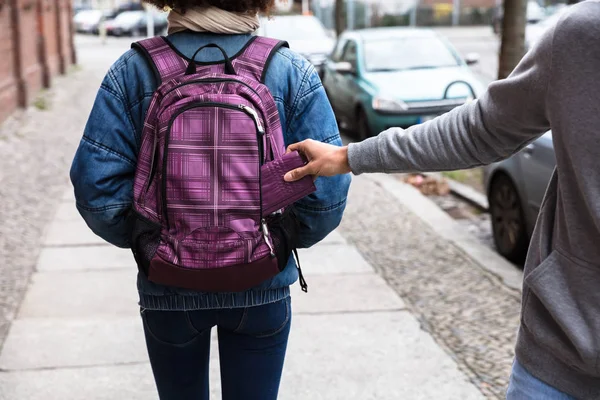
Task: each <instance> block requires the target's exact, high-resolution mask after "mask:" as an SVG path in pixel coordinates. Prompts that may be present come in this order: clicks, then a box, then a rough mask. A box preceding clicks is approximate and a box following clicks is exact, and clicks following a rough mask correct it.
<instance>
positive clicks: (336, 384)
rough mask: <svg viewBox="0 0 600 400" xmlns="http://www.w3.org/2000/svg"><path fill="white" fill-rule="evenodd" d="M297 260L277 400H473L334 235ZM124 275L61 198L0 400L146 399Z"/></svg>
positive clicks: (146, 377)
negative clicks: (301, 280)
mask: <svg viewBox="0 0 600 400" xmlns="http://www.w3.org/2000/svg"><path fill="white" fill-rule="evenodd" d="M301 259H302V265H303V267H304V270H305V275H306V278H307V281H308V283H309V293H308V294H304V293H301V291H300V290H299V288H298V285H295V286H294V293H293V310H294V317H293V323H292V325H293V327H292V334H291V338H290V343H289V348H288V357H287V360H286V364H285V369H284V376H283V380H282V384H281V391H280V399H283V400H288V399H289V400H293V399H298V400H300V399H301V400H319V399H327V400H335V399H340V400H341V399H344V400H346V399H359V400H368V399H377V400H385V399H389V400H398V399H409V400H412V399H456V400H467V399H481V398H483V396H482V395H481V393H480V392H479V391H478V390H477V389H476V387H475V386H473V385H472V384H471V383H469V382H468V380H467V378H466V376H465V375H464V374H463V373H462V372H460V371H459V369H458V367H457V365H456V363H455V362H454V361H453V360H452V358H451V357H450V356H449V355H448V354H446V353H445V352H444V351H443V350H442V349H441V348H440V347H438V345H437V344H436V343H435V342H434V340H433V339H432V337H431V336H430V335H429V334H428V333H426V332H425V331H423V330H421V328H420V326H419V322H418V321H417V320H416V319H415V317H413V315H412V314H411V313H410V312H409V311H407V309H406V308H405V305H404V303H403V301H402V300H401V299H400V298H399V297H398V296H397V295H396V293H395V292H394V291H393V290H392V289H391V288H390V287H388V286H387V284H386V283H385V281H384V280H383V279H382V278H381V277H380V276H379V275H378V274H376V273H375V272H374V270H373V268H372V267H371V266H370V265H369V264H368V263H367V262H366V261H365V260H364V259H363V257H362V256H361V254H360V253H359V252H358V251H357V249H356V248H355V247H354V246H352V245H349V244H348V243H347V242H346V241H345V239H344V238H343V237H342V236H341V235H340V234H339V233H338V232H334V233H333V234H332V235H330V236H329V237H328V238H327V239H326V240H325V241H324V242H323V243H321V244H319V245H318V246H316V247H315V248H313V249H311V250H308V251H303V252H302V254H301ZM135 275H136V268H135V266H134V263H133V259H132V256H131V254H130V253H129V252H128V251H126V250H120V249H116V248H113V247H110V246H108V245H106V244H105V243H103V242H102V241H101V239H99V238H97V237H95V236H94V235H93V234H92V233H91V232H90V231H89V229H88V228H87V227H86V226H85V224H84V223H83V221H82V219H81V218H80V217H79V215H78V214H77V211H76V210H75V206H74V201H73V199H72V197H71V195H70V194H66V195H65V197H64V199H63V201H62V203H61V205H60V207H59V209H58V210H57V213H56V216H55V219H54V222H53V223H52V224H51V225H50V226H49V227H48V229H47V231H46V236H45V241H44V248H43V250H42V252H41V255H40V258H39V260H38V263H37V268H36V272H35V273H34V275H33V277H32V281H31V284H30V286H29V289H28V291H27V294H26V297H25V300H24V302H23V304H22V305H21V308H20V311H19V314H18V316H17V318H16V320H15V321H14V322H13V324H12V326H11V329H10V332H9V335H8V338H7V340H6V342H5V344H4V347H3V349H2V353H1V354H0V399H1V400H21V399H27V400H42V399H44V400H75V399H77V400H80V399H88V400H100V399H107V400H108V399H110V400H114V399H119V400H120V399H127V400H129V399H131V400H137V399H140V400H142V399H143V400H149V399H156V398H157V395H156V394H155V388H154V382H153V379H152V374H151V370H150V366H149V364H148V360H147V354H146V350H145V345H144V339H143V332H142V326H141V320H140V318H139V315H138V307H137V293H136V289H135ZM215 346H216V339H215V340H213V352H212V357H213V360H212V370H211V383H212V394H213V396H212V398H213V399H219V398H220V395H219V392H220V390H219V389H220V388H219V379H218V367H217V361H218V360H217V351H216V347H215Z"/></svg>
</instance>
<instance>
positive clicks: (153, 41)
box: [131, 36, 289, 84]
mask: <svg viewBox="0 0 600 400" xmlns="http://www.w3.org/2000/svg"><path fill="white" fill-rule="evenodd" d="M131 47H132V48H133V49H136V50H138V51H139V52H140V53H141V54H142V55H143V56H144V57H145V58H146V60H147V61H148V64H149V65H150V66H151V67H152V69H153V71H154V75H155V77H156V79H157V81H158V83H159V84H160V83H162V82H166V81H168V80H170V79H173V78H175V77H177V76H181V75H183V74H185V71H186V68H187V67H188V63H189V60H187V59H186V58H185V57H184V56H183V55H182V54H180V53H179V52H178V51H177V50H176V49H175V48H173V46H172V45H171V44H170V43H169V41H168V40H167V39H165V38H164V37H160V36H157V37H153V38H150V39H145V40H141V41H139V42H136V43H133V44H132V45H131ZM281 47H289V46H288V44H287V42H283V41H280V40H276V39H270V38H266V37H262V36H255V37H253V38H252V39H250V41H249V42H248V44H246V46H245V47H244V48H243V49H242V50H241V51H240V53H239V54H238V55H236V56H234V58H233V59H232V64H233V66H234V69H235V71H236V73H237V74H238V75H240V76H243V77H246V78H250V79H254V80H257V81H259V82H263V83H264V80H265V74H266V71H267V68H268V66H269V64H270V62H271V59H272V58H273V56H274V55H275V53H276V52H277V50H279V49H280V48H281ZM207 64H208V63H207ZM201 68H202V67H201ZM212 68H222V67H220V65H219V63H210V64H209V66H208V69H212ZM215 72H217V71H215Z"/></svg>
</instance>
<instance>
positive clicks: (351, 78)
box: [336, 40, 358, 127]
mask: <svg viewBox="0 0 600 400" xmlns="http://www.w3.org/2000/svg"><path fill="white" fill-rule="evenodd" d="M340 61H342V62H347V63H350V65H352V70H353V72H347V73H338V74H336V77H337V81H336V87H337V94H338V96H339V98H338V99H336V101H337V102H338V104H339V112H340V115H339V117H341V118H340V119H341V120H342V122H344V124H345V125H353V124H354V123H355V119H356V118H355V115H354V114H355V113H354V111H355V110H354V108H355V101H354V99H355V98H356V94H357V91H358V84H357V74H358V48H357V44H356V41H354V40H349V41H348V42H347V43H346V46H345V47H344V52H343V54H342V58H341V60H340ZM345 127H347V126H345Z"/></svg>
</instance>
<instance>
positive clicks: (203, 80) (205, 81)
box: [163, 78, 260, 98]
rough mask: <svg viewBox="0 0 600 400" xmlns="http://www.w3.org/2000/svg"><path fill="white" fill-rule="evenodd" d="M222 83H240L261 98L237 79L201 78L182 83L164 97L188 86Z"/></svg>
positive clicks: (255, 92)
mask: <svg viewBox="0 0 600 400" xmlns="http://www.w3.org/2000/svg"><path fill="white" fill-rule="evenodd" d="M220 82H235V83H240V84H242V85H244V86H246V87H247V88H248V89H250V90H252V92H254V94H256V95H257V96H258V97H260V94H258V92H257V91H256V90H255V89H254V88H253V87H252V86H250V85H248V84H247V83H245V82H242V81H239V80H237V79H227V78H201V79H194V80H191V81H187V82H184V83H180V84H179V85H177V86H174V87H172V88H171V89H169V90H168V91H167V92H166V93H165V94H164V95H163V98H165V97H167V95H169V94H170V93H172V92H174V91H175V90H177V89H180V88H182V87H184V86H187V85H193V84H200V85H202V84H209V83H220Z"/></svg>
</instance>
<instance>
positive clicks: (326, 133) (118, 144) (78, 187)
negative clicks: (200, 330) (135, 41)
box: [71, 32, 350, 310]
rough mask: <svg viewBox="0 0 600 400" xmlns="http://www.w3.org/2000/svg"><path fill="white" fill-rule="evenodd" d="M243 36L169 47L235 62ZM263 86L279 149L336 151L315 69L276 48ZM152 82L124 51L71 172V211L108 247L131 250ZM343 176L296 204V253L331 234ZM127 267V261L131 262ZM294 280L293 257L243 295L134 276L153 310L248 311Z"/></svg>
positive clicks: (138, 58)
mask: <svg viewBox="0 0 600 400" xmlns="http://www.w3.org/2000/svg"><path fill="white" fill-rule="evenodd" d="M250 37H251V36H250V35H249V34H248V35H216V34H209V33H192V32H181V33H177V34H174V35H170V36H169V37H168V39H169V40H170V41H171V42H172V43H173V45H174V46H175V47H176V48H177V49H178V50H179V51H180V52H181V53H182V54H184V55H185V56H187V57H191V56H192V55H193V53H194V52H195V50H197V49H198V48H199V47H200V46H203V45H205V44H208V43H216V44H218V45H219V46H221V47H222V48H223V49H224V50H225V51H226V52H227V54H229V55H233V54H236V53H237V52H238V51H239V50H240V49H241V48H242V47H243V46H244V45H245V44H246V42H247V41H248V40H249V39H250ZM197 60H201V61H208V62H210V61H219V60H222V55H221V54H220V52H219V50H217V49H214V48H207V49H205V50H203V51H202V53H200V54H199V55H198V57H197ZM265 84H266V85H267V87H268V88H269V90H270V91H271V94H272V95H273V97H274V99H275V102H276V104H277V108H278V110H279V115H280V118H281V122H282V127H283V134H284V139H285V142H286V145H289V144H291V143H295V142H299V141H302V140H304V139H308V138H311V139H314V140H319V141H322V142H325V143H332V144H336V145H341V139H340V136H339V132H338V127H337V124H336V121H335V117H334V114H333V111H332V109H331V105H330V104H329V101H328V99H327V96H326V95H325V91H324V89H323V86H322V84H321V81H320V79H319V77H318V74H317V73H316V71H315V69H314V67H313V66H312V65H311V64H310V63H309V62H308V61H306V60H305V59H304V58H302V57H301V56H299V55H298V54H296V53H294V52H293V51H291V50H289V49H287V48H282V49H280V50H278V51H277V53H276V54H275V56H274V57H273V58H272V60H271V64H270V65H269V68H268V70H267V73H266V78H265ZM156 89H157V82H156V79H155V78H154V75H153V73H152V69H151V67H150V66H149V65H148V63H147V61H146V60H145V59H144V58H143V57H142V55H141V54H140V53H138V52H137V51H135V50H130V51H128V52H127V53H125V54H124V55H123V56H122V57H121V58H120V59H119V60H117V61H116V62H115V64H114V65H113V66H112V67H111V68H110V70H109V71H108V74H107V75H106V77H105V78H104V81H103V82H102V85H101V86H100V90H99V91H98V95H97V98H96V101H95V104H94V107H93V109H92V112H91V114H90V117H89V120H88V122H87V125H86V128H85V131H84V134H83V138H82V139H81V142H80V144H79V148H78V149H77V153H76V154H75V158H74V160H73V164H72V166H71V182H72V183H73V186H74V189H75V198H76V201H77V209H78V210H79V212H80V214H81V215H82V217H83V219H84V220H85V222H86V223H87V225H88V226H89V227H90V229H92V231H93V232H94V233H96V234H97V235H98V236H100V237H102V238H103V239H104V240H106V241H107V242H109V243H112V244H113V245H115V246H119V247H124V248H128V247H129V246H130V241H129V238H130V234H131V226H130V224H129V223H128V219H127V215H128V212H129V210H130V209H131V206H132V197H133V178H134V174H135V168H136V160H137V155H138V151H139V147H140V142H141V140H140V138H141V132H142V126H143V123H144V116H145V115H146V111H147V109H148V106H149V104H150V100H151V98H152V95H153V93H154V91H155V90H156ZM349 185H350V176H349V175H345V176H337V177H332V178H318V179H317V181H316V187H317V191H316V192H315V193H313V194H311V195H309V196H307V197H305V198H304V199H302V200H301V201H299V202H297V203H296V210H297V213H298V219H299V220H300V222H301V225H302V230H301V232H300V247H303V248H306V247H310V246H312V245H314V244H316V243H317V242H319V241H320V240H322V239H323V238H324V237H325V236H327V235H328V234H329V233H330V232H331V231H332V230H334V229H335V228H336V227H337V226H338V224H339V223H340V220H341V218H342V214H343V211H344V208H345V205H346V196H347V193H348V187H349ZM132 260H133V258H132ZM297 279H298V272H297V269H296V263H295V261H294V259H293V257H291V258H290V260H289V261H288V264H287V267H286V268H285V269H284V270H283V271H282V272H281V273H279V274H278V275H277V276H275V277H273V278H272V279H269V280H267V281H265V282H264V283H263V284H261V285H259V286H258V287H256V288H253V289H251V290H248V291H246V292H242V293H202V292H196V291H192V290H185V289H179V288H173V287H166V286H162V285H158V284H155V283H153V282H150V281H149V280H148V279H147V278H146V277H145V276H144V275H143V274H142V273H139V274H138V291H139V294H140V305H141V306H142V307H143V308H147V309H157V310H194V309H209V308H234V307H248V306H255V305H261V304H267V303H270V302H275V301H278V300H280V299H282V298H285V297H287V296H289V286H290V285H291V284H292V283H294V282H295V281H296V280H297Z"/></svg>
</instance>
